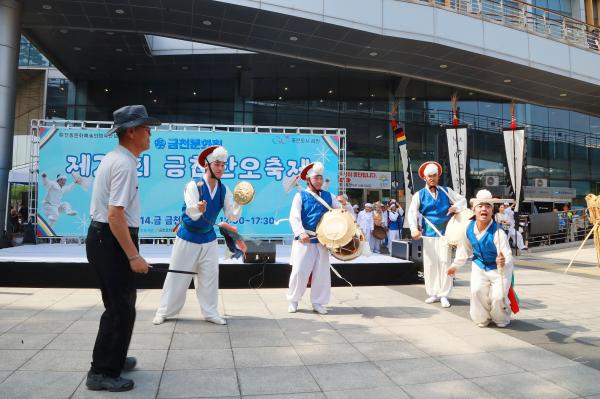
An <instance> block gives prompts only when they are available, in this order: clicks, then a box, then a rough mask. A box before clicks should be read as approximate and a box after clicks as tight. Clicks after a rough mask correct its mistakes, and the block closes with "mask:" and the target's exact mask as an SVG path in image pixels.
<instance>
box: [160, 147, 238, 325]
mask: <svg viewBox="0 0 600 399" xmlns="http://www.w3.org/2000/svg"><path fill="white" fill-rule="evenodd" d="M227 156H228V154H227V150H226V149H225V148H224V147H221V146H212V147H208V148H206V149H205V150H204V151H202V153H200V155H199V156H198V165H200V166H203V167H204V169H205V173H204V176H202V178H196V179H193V180H192V181H190V182H189V183H187V185H186V186H185V190H184V195H183V197H184V204H183V208H182V214H181V224H180V225H179V229H178V230H177V239H176V240H175V245H174V246H173V252H172V255H171V264H170V265H169V269H177V270H183V271H190V272H197V273H198V275H197V276H195V281H194V285H195V287H196V296H197V298H198V303H199V304H200V308H201V310H202V315H203V316H204V318H205V319H206V321H208V322H211V323H215V324H227V322H226V321H225V319H224V318H222V317H221V316H220V315H219V309H218V304H219V253H218V250H217V235H216V234H215V230H214V225H215V222H216V220H217V216H218V215H219V212H221V209H223V210H224V213H225V217H226V218H227V219H229V220H231V221H236V220H238V219H239V218H240V216H241V213H242V210H241V205H240V204H238V203H236V202H235V201H234V196H233V194H232V192H231V191H230V190H229V188H228V187H227V186H225V185H224V184H223V183H221V176H223V172H224V171H225V162H226V161H227ZM191 278H192V276H191V275H186V274H174V273H169V274H167V278H166V279H165V283H164V285H163V292H162V297H161V299H160V306H159V307H158V310H157V311H156V315H155V317H154V320H153V323H154V324H161V323H163V322H164V321H165V319H166V318H168V317H173V316H175V315H177V314H178V313H179V311H180V310H181V308H182V307H183V305H184V304H185V296H186V292H187V289H188V287H189V285H190V280H191Z"/></svg>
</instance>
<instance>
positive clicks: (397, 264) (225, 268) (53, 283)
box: [0, 244, 421, 288]
mask: <svg viewBox="0 0 600 399" xmlns="http://www.w3.org/2000/svg"><path fill="white" fill-rule="evenodd" d="M172 248H173V246H172V245H141V246H140V253H141V254H142V256H144V258H145V259H146V260H147V261H148V263H150V264H152V265H155V266H156V268H155V269H158V270H155V271H153V272H152V273H149V274H148V275H139V276H138V279H137V280H138V286H139V287H140V288H160V287H162V282H163V281H164V278H165V275H166V273H164V272H161V271H160V270H164V269H166V268H167V267H168V265H169V259H170V257H171V250H172ZM219 251H220V256H219V258H220V259H221V260H220V276H219V280H220V286H221V287H222V288H249V287H251V288H254V287H258V286H261V287H265V288H279V287H286V286H287V283H288V278H289V273H290V269H291V266H290V265H289V256H290V252H291V246H290V245H277V247H276V259H275V262H274V263H265V264H262V263H260V264H251V263H244V262H243V260H242V259H224V257H225V246H224V245H219ZM330 260H331V264H332V265H333V266H334V267H335V268H336V269H337V270H338V271H339V272H340V274H341V275H342V276H343V277H344V278H346V279H347V280H349V281H350V282H351V283H352V284H353V285H392V284H414V283H419V282H420V279H419V277H418V275H417V274H418V271H419V270H421V265H419V264H416V263H413V262H410V261H406V260H402V259H397V258H393V257H391V256H389V255H382V254H373V255H371V256H368V257H365V256H360V257H358V258H357V259H354V260H352V261H349V262H342V261H339V260H337V259H335V258H333V257H330ZM0 285H2V286H18V287H23V286H27V287H65V288H70V287H79V288H89V287H96V286H97V281H96V276H95V274H94V271H93V270H92V269H91V268H90V267H89V265H88V263H87V259H86V255H85V246H84V245H78V244H38V245H23V246H19V247H14V248H5V249H2V250H0ZM332 285H334V286H343V285H347V283H346V282H344V281H343V280H341V279H339V278H338V277H337V276H335V274H333V273H332Z"/></svg>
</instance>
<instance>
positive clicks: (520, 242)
mask: <svg viewBox="0 0 600 399" xmlns="http://www.w3.org/2000/svg"><path fill="white" fill-rule="evenodd" d="M508 236H509V237H510V239H511V240H512V242H513V244H514V242H515V236H516V237H517V240H516V241H517V248H519V249H523V248H525V243H524V242H523V234H521V232H520V231H519V230H516V229H515V228H514V227H511V228H510V230H508Z"/></svg>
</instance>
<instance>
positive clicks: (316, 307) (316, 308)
mask: <svg viewBox="0 0 600 399" xmlns="http://www.w3.org/2000/svg"><path fill="white" fill-rule="evenodd" d="M313 310H314V311H315V312H317V313H318V314H327V309H325V308H324V307H323V306H321V305H319V304H318V303H313Z"/></svg>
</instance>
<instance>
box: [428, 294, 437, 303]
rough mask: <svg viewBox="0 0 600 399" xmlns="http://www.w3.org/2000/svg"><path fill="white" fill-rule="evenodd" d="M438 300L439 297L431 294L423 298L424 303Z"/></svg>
mask: <svg viewBox="0 0 600 399" xmlns="http://www.w3.org/2000/svg"><path fill="white" fill-rule="evenodd" d="M439 300H440V298H438V297H437V296H435V295H433V296H430V297H429V298H427V299H425V303H434V302H438V301H439Z"/></svg>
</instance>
